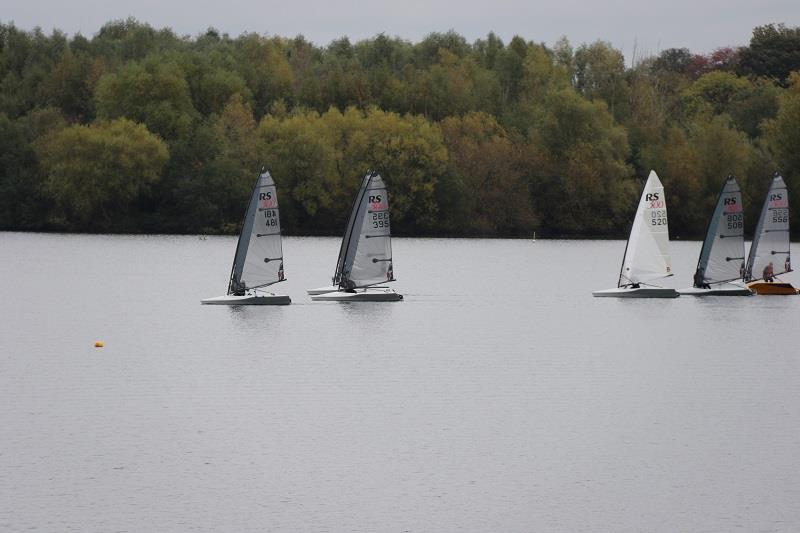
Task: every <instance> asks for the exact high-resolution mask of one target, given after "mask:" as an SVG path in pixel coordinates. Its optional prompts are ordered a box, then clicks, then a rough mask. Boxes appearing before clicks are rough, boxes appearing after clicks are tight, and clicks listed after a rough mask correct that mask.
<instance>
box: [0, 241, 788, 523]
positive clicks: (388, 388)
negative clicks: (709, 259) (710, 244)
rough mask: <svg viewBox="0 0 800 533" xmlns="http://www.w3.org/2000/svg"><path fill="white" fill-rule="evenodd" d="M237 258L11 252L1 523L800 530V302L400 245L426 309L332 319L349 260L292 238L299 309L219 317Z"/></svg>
mask: <svg viewBox="0 0 800 533" xmlns="http://www.w3.org/2000/svg"><path fill="white" fill-rule="evenodd" d="M235 246H236V243H235V240H234V239H233V238H228V237H209V238H208V239H207V240H201V239H198V238H197V237H191V236H177V237H176V236H86V235H40V234H20V233H0V254H2V255H1V256H0V257H2V261H0V288H2V291H1V292H2V294H3V295H4V298H3V301H2V303H0V318H1V319H2V320H0V428H2V429H1V430H0V529H3V530H9V531H17V530H29V529H38V530H40V531H366V532H373V531H398V532H399V531H415V532H416V531H436V532H440V531H520V532H522V531H563V532H578V531H617V532H623V531H630V532H641V531H664V532H675V531H692V532H700V531H709V532H719V531H736V530H740V531H748V532H750V531H787V532H796V531H800V504H798V502H800V355H798V353H799V352H800V350H798V346H800V328H799V327H798V317H799V316H800V297H767V296H761V297H749V298H720V297H716V298H706V299H700V298H690V297H681V298H678V299H675V300H629V301H625V300H615V299H604V298H593V297H592V296H591V291H592V290H593V289H602V288H609V287H612V286H614V285H615V283H616V278H617V275H618V272H619V265H620V260H621V257H622V253H623V250H624V247H625V243H624V242H623V241H551V240H539V241H538V242H536V243H533V242H531V241H525V240H457V239H452V240H437V239H396V240H395V241H394V258H395V260H394V267H395V275H396V276H397V278H398V279H399V281H398V282H397V283H396V284H395V288H396V289H398V290H399V291H401V292H402V293H403V294H404V295H405V298H406V299H405V301H403V302H398V303H382V304H379V303H363V304H341V303H312V302H311V301H310V299H309V297H308V296H306V294H305V290H306V289H307V288H311V287H317V286H320V285H324V284H326V283H327V282H328V281H329V279H330V275H331V273H332V270H333V267H334V264H335V260H336V254H337V252H338V247H339V241H338V239H332V238H288V239H286V240H285V241H284V256H285V257H286V260H285V267H286V275H287V278H288V280H289V281H288V282H286V283H282V284H280V285H278V286H277V287H279V289H280V292H283V293H285V294H289V295H290V296H291V297H292V299H293V301H294V303H293V304H292V305H291V306H286V307H241V308H229V307H225V306H201V305H200V299H201V298H205V297H210V296H218V295H221V294H223V293H224V292H225V289H226V287H227V278H228V274H229V271H230V264H231V260H232V257H233V253H234V249H235ZM699 248H700V243H699V242H675V243H673V268H674V270H675V271H676V272H677V273H678V275H676V277H674V278H671V279H670V280H667V282H666V283H665V284H666V285H668V286H672V287H676V288H680V287H685V286H688V285H689V284H690V282H691V281H690V280H691V274H692V273H693V271H694V266H695V264H696V261H697V254H698V253H699ZM786 279H787V280H788V281H792V282H794V283H795V284H796V285H798V284H800V275H797V276H795V275H789V276H787V277H786ZM95 340H102V341H104V342H105V348H102V349H95V348H94V347H93V344H94V342H95Z"/></svg>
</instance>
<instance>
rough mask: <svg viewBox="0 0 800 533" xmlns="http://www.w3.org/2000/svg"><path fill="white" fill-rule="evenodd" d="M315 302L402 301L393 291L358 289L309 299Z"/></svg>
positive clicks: (373, 288) (318, 295) (329, 293)
mask: <svg viewBox="0 0 800 533" xmlns="http://www.w3.org/2000/svg"><path fill="white" fill-rule="evenodd" d="M311 299H312V300H313V301H315V302H399V301H400V300H402V299H403V295H402V294H398V293H397V292H395V291H394V289H389V288H375V287H370V288H367V289H359V290H356V292H345V291H339V290H337V291H335V292H328V293H325V294H316V295H314V296H312V297H311Z"/></svg>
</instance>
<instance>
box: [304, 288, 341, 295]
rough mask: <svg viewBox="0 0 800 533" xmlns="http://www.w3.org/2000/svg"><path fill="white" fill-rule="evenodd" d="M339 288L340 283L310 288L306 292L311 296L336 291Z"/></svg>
mask: <svg viewBox="0 0 800 533" xmlns="http://www.w3.org/2000/svg"><path fill="white" fill-rule="evenodd" d="M338 290H339V286H338V285H328V286H327V287H317V288H316V289H308V290H307V291H306V292H307V293H308V294H310V295H311V296H314V295H315V294H325V293H328V292H336V291H338Z"/></svg>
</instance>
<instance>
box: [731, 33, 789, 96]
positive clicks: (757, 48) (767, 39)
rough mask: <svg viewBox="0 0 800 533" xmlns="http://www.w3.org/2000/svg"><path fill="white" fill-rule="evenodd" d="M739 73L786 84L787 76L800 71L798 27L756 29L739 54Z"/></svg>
mask: <svg viewBox="0 0 800 533" xmlns="http://www.w3.org/2000/svg"><path fill="white" fill-rule="evenodd" d="M738 70H739V72H740V73H742V74H749V75H754V76H763V77H766V78H772V79H775V80H778V81H779V82H780V83H782V84H785V83H786V82H787V80H788V78H789V73H791V72H793V71H798V70H800V27H794V28H789V27H787V26H785V25H784V24H767V25H765V26H758V27H757V28H755V29H754V30H753V36H752V38H751V39H750V46H748V47H746V48H744V49H742V51H741V53H740V58H739V66H738Z"/></svg>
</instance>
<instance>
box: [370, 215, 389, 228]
mask: <svg viewBox="0 0 800 533" xmlns="http://www.w3.org/2000/svg"><path fill="white" fill-rule="evenodd" d="M372 227H373V228H388V227H389V212H388V211H380V212H378V213H372Z"/></svg>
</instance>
